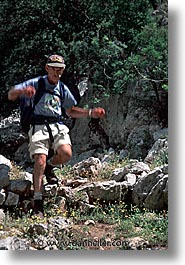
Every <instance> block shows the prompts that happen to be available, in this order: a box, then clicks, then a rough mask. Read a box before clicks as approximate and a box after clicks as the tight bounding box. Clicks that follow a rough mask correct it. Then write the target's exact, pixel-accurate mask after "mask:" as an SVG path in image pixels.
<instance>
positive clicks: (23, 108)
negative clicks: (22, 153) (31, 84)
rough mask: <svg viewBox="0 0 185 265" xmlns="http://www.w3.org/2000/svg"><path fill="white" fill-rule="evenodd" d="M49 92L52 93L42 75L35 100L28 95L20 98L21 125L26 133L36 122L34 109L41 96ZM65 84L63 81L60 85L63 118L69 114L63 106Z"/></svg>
mask: <svg viewBox="0 0 185 265" xmlns="http://www.w3.org/2000/svg"><path fill="white" fill-rule="evenodd" d="M61 90H62V92H61ZM45 92H47V93H51V94H54V93H52V92H51V91H48V90H46V88H45V82H44V78H43V77H40V78H39V80H38V89H37V91H36V94H35V97H34V100H33V99H31V98H27V97H22V98H21V100H20V126H21V131H22V132H23V133H25V134H28V131H29V129H30V125H31V124H34V121H33V120H34V119H33V118H34V115H33V113H34V110H35V106H36V105H37V104H38V102H39V101H40V99H41V97H42V96H43V94H44V93H45ZM64 95H65V94H64V85H63V83H62V82H61V87H60V99H61V111H62V117H63V119H67V115H66V113H65V109H64V108H63V107H62V103H63V101H64ZM44 120H47V118H45V117H44ZM37 124H43V122H40V123H39V122H37Z"/></svg>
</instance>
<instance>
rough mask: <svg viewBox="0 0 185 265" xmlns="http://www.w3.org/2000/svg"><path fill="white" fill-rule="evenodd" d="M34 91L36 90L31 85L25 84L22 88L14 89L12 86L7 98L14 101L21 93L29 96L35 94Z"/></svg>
mask: <svg viewBox="0 0 185 265" xmlns="http://www.w3.org/2000/svg"><path fill="white" fill-rule="evenodd" d="M35 92H36V90H35V88H34V87H33V86H27V87H24V88H22V89H15V87H12V88H11V89H10V90H9V92H8V99H9V100H13V101H15V100H16V99H18V98H19V97H20V96H22V95H24V96H26V97H29V98H31V97H33V96H34V95H35Z"/></svg>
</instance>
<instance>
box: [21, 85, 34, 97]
mask: <svg viewBox="0 0 185 265" xmlns="http://www.w3.org/2000/svg"><path fill="white" fill-rule="evenodd" d="M35 93H36V89H35V88H34V87H33V86H27V87H25V88H24V89H23V94H24V95H25V96H26V97H28V98H32V97H33V96H34V95H35Z"/></svg>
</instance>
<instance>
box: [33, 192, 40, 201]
mask: <svg viewBox="0 0 185 265" xmlns="http://www.w3.org/2000/svg"><path fill="white" fill-rule="evenodd" d="M33 199H34V200H42V192H34V195H33Z"/></svg>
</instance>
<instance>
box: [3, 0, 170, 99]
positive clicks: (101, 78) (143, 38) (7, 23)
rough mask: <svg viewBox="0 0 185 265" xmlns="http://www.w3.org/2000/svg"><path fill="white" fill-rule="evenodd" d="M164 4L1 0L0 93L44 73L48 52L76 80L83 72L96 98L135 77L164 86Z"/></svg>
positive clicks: (146, 83)
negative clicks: (62, 62) (61, 60)
mask: <svg viewBox="0 0 185 265" xmlns="http://www.w3.org/2000/svg"><path fill="white" fill-rule="evenodd" d="M166 6H167V1H166V0H164V1H159V0H154V1H149V0H138V1H132V0H131V1H130V0H107V1H100V0H94V1H87V0H75V1H73V0H68V1H66V0H53V1H52V5H51V2H50V1H48V0H41V1H36V0H24V1H22V0H20V1H15V0H2V1H1V8H0V38H1V43H0V60H1V65H0V70H1V73H2V74H1V77H0V90H1V91H2V94H1V97H2V98H3V97H4V94H5V93H7V91H4V87H6V88H7V89H9V87H10V85H14V84H15V83H18V82H20V81H22V80H24V79H26V78H30V77H33V76H37V75H39V74H44V64H45V56H48V55H49V54H51V53H60V54H62V55H63V56H64V57H65V60H66V63H67V70H66V71H67V72H69V73H72V75H75V77H76V79H77V81H79V80H80V78H81V76H83V75H84V74H85V75H86V76H87V77H88V78H89V80H91V81H92V83H93V86H94V89H95V91H97V97H98V96H101V97H102V96H103V95H104V96H109V95H110V94H111V93H122V92H123V91H124V90H125V89H126V87H127V85H128V84H129V83H130V82H138V81H139V82H140V81H142V85H143V87H144V88H146V89H154V84H155V85H157V88H156V87H155V91H156V90H158V89H161V88H165V89H166V88H167V26H166V23H164V22H163V21H164V18H166V12H167V11H166V9H167V7H166ZM154 7H157V9H156V10H153V8H154ZM143 81H144V82H143Z"/></svg>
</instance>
